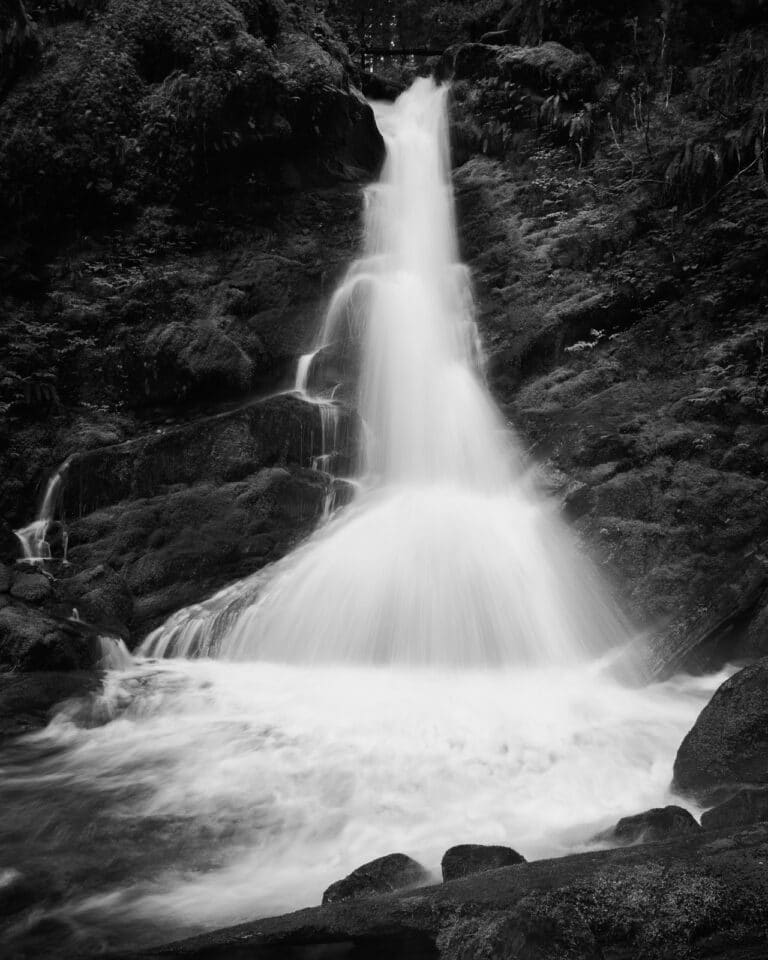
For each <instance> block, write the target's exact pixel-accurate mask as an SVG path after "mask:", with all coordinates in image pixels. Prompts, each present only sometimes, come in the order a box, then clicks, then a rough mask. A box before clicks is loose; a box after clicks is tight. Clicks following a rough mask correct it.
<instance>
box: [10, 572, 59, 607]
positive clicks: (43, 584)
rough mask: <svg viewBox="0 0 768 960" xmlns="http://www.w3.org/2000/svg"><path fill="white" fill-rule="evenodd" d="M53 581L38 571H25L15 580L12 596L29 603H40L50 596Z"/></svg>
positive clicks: (17, 575)
mask: <svg viewBox="0 0 768 960" xmlns="http://www.w3.org/2000/svg"><path fill="white" fill-rule="evenodd" d="M50 592H51V581H50V580H49V579H48V577H46V576H45V574H43V573H39V572H38V571H25V572H23V573H18V574H16V576H15V577H14V578H13V585H12V586H11V596H12V597H17V598H18V599H19V600H25V601H26V602H27V603H40V602H41V601H43V600H45V599H46V597H48V596H49V594H50Z"/></svg>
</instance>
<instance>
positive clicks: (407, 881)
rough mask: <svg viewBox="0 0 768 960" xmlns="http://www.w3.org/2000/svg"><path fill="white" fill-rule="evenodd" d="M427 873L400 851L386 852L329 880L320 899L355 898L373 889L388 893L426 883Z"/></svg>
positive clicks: (365, 894) (324, 900)
mask: <svg viewBox="0 0 768 960" xmlns="http://www.w3.org/2000/svg"><path fill="white" fill-rule="evenodd" d="M428 880H429V873H428V872H427V871H426V870H425V869H424V867H422V865H421V864H420V863H417V862H416V861H415V860H412V859H411V857H408V856H406V855H405V854H404V853H390V854H387V856H385V857H378V858H377V859H376V860H371V862H370V863H364V864H363V865H362V867H358V868H357V870H353V871H352V873H350V874H349V876H347V877H344V879H343V880H338V881H337V882H336V883H333V884H331V886H330V887H328V889H327V890H326V891H325V893H324V894H323V903H324V904H325V903H338V902H339V901H341V900H357V899H361V898H363V897H372V896H375V895H376V894H377V893H391V892H392V891H393V890H402V889H404V888H405V887H415V886H417V885H418V884H422V883H426V882H427V881H428Z"/></svg>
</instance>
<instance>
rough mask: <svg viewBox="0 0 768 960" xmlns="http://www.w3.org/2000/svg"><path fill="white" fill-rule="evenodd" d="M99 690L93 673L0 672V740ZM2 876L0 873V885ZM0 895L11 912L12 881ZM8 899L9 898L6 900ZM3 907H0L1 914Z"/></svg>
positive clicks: (26, 730) (42, 722) (36, 725)
mask: <svg viewBox="0 0 768 960" xmlns="http://www.w3.org/2000/svg"><path fill="white" fill-rule="evenodd" d="M98 689H99V681H98V680H97V679H96V677H94V676H93V674H92V673H83V672H78V671H70V672H64V673H53V672H42V671H36V672H32V671H27V672H22V673H5V672H0V740H4V739H6V738H11V737H16V736H20V735H21V734H24V733H29V732H30V731H32V730H37V729H38V728H40V727H44V726H45V725H46V724H47V723H48V721H49V720H50V717H51V713H52V711H53V710H54V708H55V707H56V705H57V704H59V703H61V702H62V701H64V700H70V699H75V698H80V697H85V696H87V695H89V694H91V693H94V692H95V691H97V690H98ZM1 879H2V875H1V874H0V882H1ZM8 880H9V885H8V888H7V889H6V890H5V893H3V892H2V890H3V888H2V886H0V904H2V903H5V904H6V905H7V907H6V909H7V911H8V912H10V909H11V904H12V903H15V902H16V900H15V896H16V895H15V893H12V889H16V886H15V881H14V883H13V884H11V883H10V880H11V878H8ZM6 897H8V898H9V899H7V900H6V899H5V898H6ZM2 909H3V907H2V906H0V911H2Z"/></svg>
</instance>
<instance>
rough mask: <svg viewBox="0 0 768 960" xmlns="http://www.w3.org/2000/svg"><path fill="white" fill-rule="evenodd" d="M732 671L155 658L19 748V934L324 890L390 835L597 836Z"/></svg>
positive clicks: (224, 916)
mask: <svg viewBox="0 0 768 960" xmlns="http://www.w3.org/2000/svg"><path fill="white" fill-rule="evenodd" d="M725 676H726V674H724V673H721V674H718V675H712V676H708V677H700V678H691V677H678V678H675V679H672V680H668V681H666V682H664V683H659V684H654V685H650V686H646V687H635V688H632V687H627V686H623V685H621V684H620V683H619V682H618V681H616V680H615V679H613V678H612V677H611V676H610V675H609V674H608V673H607V672H606V671H604V670H601V669H600V667H599V665H593V666H590V667H583V668H574V667H573V666H569V667H568V668H567V669H565V668H562V669H558V668H554V667H548V668H540V669H539V668H524V669H521V668H520V667H517V668H514V669H512V668H510V669H495V670H461V671H458V670H455V671H451V670H440V669H435V668H434V667H433V668H430V669H426V668H425V669H418V668H416V669H414V668H408V669H405V668H398V667H374V666H339V665H327V666H321V665H320V666H319V665H313V666H311V667H310V666H301V665H278V664H271V663H232V662H217V661H210V660H193V661H185V660H170V661H168V660H166V661H150V660H137V661H136V662H135V664H134V665H133V666H132V667H130V668H129V669H124V670H121V671H112V672H110V673H108V674H107V679H106V683H105V688H104V692H103V694H102V695H100V696H99V697H97V698H95V699H93V700H91V701H89V702H88V703H84V702H79V703H72V704H68V705H65V706H64V708H63V709H62V710H61V711H60V712H59V714H58V715H57V716H56V717H55V718H54V719H53V721H52V722H51V724H50V725H49V726H48V727H47V728H46V729H45V730H43V731H41V732H39V733H35V734H30V735H28V736H26V737H24V738H22V739H20V740H19V741H16V742H15V743H13V744H11V745H8V746H6V747H4V748H2V750H0V803H2V809H3V817H2V821H1V822H0V833H1V834H2V838H1V839H0V848H2V849H3V851H4V864H3V866H4V867H5V868H7V869H6V871H5V873H4V874H0V891H1V890H2V885H3V884H4V883H5V884H9V883H14V882H16V883H18V882H21V881H22V879H23V881H24V882H25V883H29V884H32V886H33V891H34V894H35V895H34V896H33V897H32V901H33V902H32V903H31V905H30V907H29V908H28V909H26V910H24V911H21V912H19V913H18V914H16V915H15V917H14V918H13V919H12V922H11V925H10V926H9V927H7V928H6V930H5V934H4V935H5V937H6V939H7V941H8V943H9V945H10V947H11V949H12V950H13V948H14V947H16V948H17V949H18V950H22V949H23V950H26V951H27V954H26V955H27V956H34V957H36V958H40V960H43V958H46V957H47V958H53V957H57V958H59V957H64V956H73V957H74V956H78V957H82V956H86V955H89V954H90V953H91V952H97V951H101V950H103V949H105V948H115V947H120V948H123V949H125V948H137V947H142V946H147V945H149V944H152V943H158V942H161V941H167V940H170V939H174V938H179V937H183V936H187V935H192V934H194V933H196V932H199V931H201V930H204V929H211V928H214V927H219V926H223V925H227V924H232V923H236V922H239V921H243V920H248V919H254V918H257V917H260V916H266V915H274V914H278V913H282V912H287V911H290V910H293V909H298V908H300V907H303V906H311V905H314V904H317V903H319V902H320V899H321V896H322V893H323V890H324V889H325V888H326V887H327V886H328V885H329V884H330V883H332V882H333V881H335V880H338V879H340V878H341V877H342V876H345V875H346V874H347V873H349V872H350V871H351V870H352V869H354V868H355V867H357V866H359V865H360V864H362V863H364V862H366V861H368V860H370V859H372V858H373V857H376V856H379V855H383V854H386V853H392V852H396V851H400V852H403V853H407V854H409V855H410V856H413V857H415V858H416V859H417V860H419V861H420V862H422V863H423V864H424V865H425V866H426V867H427V868H429V869H430V870H431V871H433V872H434V875H435V879H436V880H439V865H440V858H441V856H442V854H443V852H444V851H445V850H446V849H447V848H448V847H449V846H452V845H453V844H457V843H466V842H474V843H502V844H508V845H510V846H512V847H514V848H515V849H517V850H519V852H520V853H522V854H523V855H524V856H525V857H526V858H527V859H529V860H531V859H537V858H541V857H549V856H558V855H562V854H566V853H573V852H577V851H580V850H584V849H587V848H588V847H589V845H590V838H591V837H593V836H594V834H595V833H596V832H597V831H598V830H599V829H601V828H603V827H605V826H607V825H609V824H610V823H612V822H614V821H615V820H616V819H617V818H618V817H620V816H623V815H626V814H631V813H636V812H639V811H641V810H644V809H646V808H648V807H651V806H658V805H662V804H664V803H666V802H669V801H670V797H669V794H668V785H669V781H670V778H671V771H672V762H673V759H674V755H675V751H676V749H677V747H678V745H679V743H680V741H681V740H682V738H683V736H684V735H685V733H686V732H687V730H688V729H689V728H690V726H691V725H692V723H693V722H694V720H695V718H696V716H697V714H698V712H699V711H700V709H701V708H702V706H703V705H704V703H705V702H706V700H707V699H708V698H709V697H710V696H711V694H712V692H713V691H714V689H715V688H716V687H717V686H718V685H719V684H720V683H721V682H722V681H723V680H724V679H725ZM10 868H12V870H11V869H10ZM18 874H21V877H19V876H18ZM21 955H22V956H23V955H24V954H23V953H22V954H21Z"/></svg>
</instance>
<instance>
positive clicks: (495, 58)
mask: <svg viewBox="0 0 768 960" xmlns="http://www.w3.org/2000/svg"><path fill="white" fill-rule="evenodd" d="M710 14H711V15H712V16H714V15H715V12H714V8H712V10H711V11H710V13H708V14H707V16H709V15H710ZM718 15H719V14H718ZM542 16H543V17H544V18H545V20H546V19H547V18H551V19H552V21H553V22H552V24H551V25H550V27H549V28H548V30H549V33H548V36H549V37H551V38H552V39H553V41H556V42H557V43H559V44H560V45H561V46H564V45H567V44H568V43H569V42H570V41H569V38H568V31H569V30H570V29H571V28H570V27H569V26H568V24H567V23H566V22H565V20H563V21H562V23H561V22H559V21H558V22H557V23H555V22H554V21H555V20H557V13H556V12H555V11H544V12H542ZM638 16H639V21H638V24H639V26H638V30H639V31H640V33H639V36H640V37H641V38H644V37H645V38H646V39H647V38H648V37H649V36H650V33H648V34H645V33H643V31H644V30H645V29H646V26H647V28H648V30H650V26H649V25H648V24H646V25H645V26H644V24H645V21H644V19H643V18H644V16H645V14H643V13H642V11H638ZM600 17H602V18H603V19H604V20H606V25H605V26H604V27H603V28H601V34H602V35H603V36H609V35H611V31H612V30H614V28H616V29H615V31H614V32H616V33H617V34H618V32H620V31H618V27H617V25H616V24H614V23H613V21H612V19H611V14H610V11H608V10H607V9H606V10H605V11H603V12H602V13H601V14H600ZM735 17H736V14H735V13H733V18H734V20H733V22H734V23H735V22H736V21H735ZM585 22H586V21H582V20H579V18H578V17H576V18H575V19H574V20H573V24H572V26H573V28H574V29H575V30H578V29H580V25H581V27H583V25H584V23H585ZM511 23H512V21H511ZM515 24H517V26H515ZM509 29H512V30H513V31H514V30H522V26H521V22H520V21H514V24H512V26H510V27H509ZM675 29H676V30H677V31H678V32H677V33H676V34H675V36H676V37H680V36H682V35H683V34H684V32H685V31H684V30H683V27H682V26H681V22H680V21H675ZM685 29H687V27H686V28H685ZM523 32H524V31H523ZM515 36H517V37H523V34H522V33H517V34H515ZM586 36H587V34H580V42H581V43H584V37H586ZM670 36H671V35H670ZM523 39H525V38H524V37H523ZM670 42H676V41H673V40H672V39H671V40H670ZM752 42H753V41H752V40H749V39H748V38H747V37H746V35H745V36H741V35H739V34H734V35H733V36H732V38H731V43H732V48H731V49H732V57H733V59H732V60H728V59H727V57H721V58H720V57H716V58H715V59H712V60H707V59H706V58H705V57H704V56H703V55H702V54H701V53H699V52H697V49H696V47H695V46H693V47H692V46H689V47H688V48H687V49H686V51H685V53H683V52H682V51H681V50H679V51H678V52H677V53H676V56H678V57H687V58H689V61H686V62H692V63H696V64H697V71H698V72H697V73H696V79H695V80H692V81H691V82H690V83H689V84H683V85H682V88H681V89H679V90H678V91H677V92H674V91H673V92H672V93H671V94H670V97H669V98H668V99H667V98H665V97H664V96H662V95H661V93H660V92H659V91H658V90H652V89H648V90H646V93H645V94H643V96H644V97H645V98H646V100H645V101H644V102H645V107H644V108H643V110H644V111H645V112H644V114H643V115H644V116H645V117H646V120H647V123H646V125H645V127H643V125H642V124H639V123H638V124H637V125H635V123H634V121H633V120H631V112H632V107H631V102H632V97H633V96H634V97H635V101H636V100H637V87H636V83H637V78H636V77H635V79H632V76H631V71H630V69H629V67H628V63H629V59H631V57H628V55H627V51H626V50H625V48H624V47H623V46H622V44H623V43H624V41H623V40H622V41H621V42H619V39H618V37H617V41H616V43H615V45H614V47H613V48H612V49H610V50H606V49H605V48H599V47H598V46H597V45H595V46H594V47H591V46H589V45H588V46H587V50H589V52H590V53H594V56H595V59H596V60H597V61H599V62H600V63H601V76H600V78H599V79H597V80H595V81H594V85H593V86H592V88H591V89H589V90H587V89H586V88H585V87H583V86H582V87H579V84H578V83H574V85H573V86H572V88H570V91H569V93H568V96H567V97H564V96H561V95H560V90H561V88H560V87H558V81H557V77H555V76H549V77H547V76H545V75H544V74H542V73H539V74H538V75H536V74H535V71H533V70H530V71H528V72H527V73H526V74H525V76H524V77H523V76H522V75H520V79H519V82H518V79H517V78H515V79H514V80H512V79H510V80H507V79H502V76H501V68H500V63H501V62H502V61H503V60H504V59H505V58H506V59H507V60H509V62H510V63H511V64H517V63H518V61H519V60H520V58H522V59H525V57H527V56H528V54H527V53H526V52H525V51H527V50H528V49H530V48H529V47H527V46H518V45H510V43H509V41H507V43H502V44H500V45H496V44H495V43H494V45H490V44H470V45H468V46H466V47H464V48H453V49H452V50H451V51H450V54H449V59H450V60H451V62H455V63H458V64H459V67H460V70H461V73H462V76H465V77H466V78H465V79H457V80H456V81H455V83H454V85H453V97H454V111H453V142H454V156H455V160H456V164H457V168H456V171H455V177H454V182H455V187H456V193H457V207H458V223H459V229H460V234H461V243H462V254H463V256H464V257H465V258H466V259H467V261H468V262H469V265H470V267H471V268H472V272H473V277H474V279H475V281H476V290H477V293H478V299H479V318H478V321H479V325H480V328H481V333H482V337H483V343H484V345H485V347H486V350H487V353H488V377H489V382H490V385H491V388H492V391H493V392H494V394H495V396H496V397H497V399H498V400H499V401H500V403H501V405H502V408H503V410H504V412H505V413H506V415H507V417H508V420H509V422H510V424H511V425H513V426H514V427H515V428H517V430H518V432H519V433H521V434H522V437H523V440H524V441H525V442H526V443H527V445H528V446H529V448H530V449H531V450H532V451H533V453H534V455H535V456H536V458H537V459H538V460H539V461H540V463H541V464H542V471H541V474H542V483H543V485H544V486H545V487H546V488H547V489H548V490H549V491H550V492H551V493H553V494H554V495H555V496H557V497H559V498H560V499H561V502H562V503H563V506H564V509H565V510H566V513H567V515H568V517H569V519H570V520H571V521H572V523H574V525H575V527H576V530H577V533H578V535H579V537H580V538H581V541H582V543H583V546H584V548H585V550H587V552H589V553H590V554H591V555H592V556H594V557H595V559H596V561H597V563H598V564H599V565H600V566H601V567H602V569H603V570H604V572H605V575H606V579H607V580H608V581H609V582H610V583H611V584H613V585H614V586H615V591H616V595H617V598H618V599H619V600H620V602H621V604H622V605H623V606H624V608H625V609H626V610H627V612H628V613H629V614H630V616H631V617H632V618H633V620H634V621H635V622H636V623H637V624H638V625H639V626H640V627H641V628H642V629H643V630H645V631H646V632H647V633H650V637H649V645H650V656H649V660H650V663H649V666H650V668H651V670H652V671H655V672H659V673H662V674H663V673H669V672H672V671H674V670H676V669H679V668H681V667H687V666H696V667H707V666H717V665H720V664H722V663H723V662H725V661H726V660H728V659H734V658H738V657H745V656H755V655H758V656H760V655H764V654H765V653H766V652H767V651H766V647H765V643H766V639H765V638H766V636H768V633H766V630H765V629H764V628H765V619H766V609H767V608H768V593H766V586H768V581H766V561H765V551H764V548H763V544H764V541H766V539H767V538H768V521H767V519H766V513H765V511H764V510H763V509H762V506H761V504H762V503H763V499H764V496H765V492H766V483H768V478H767V476H766V471H765V462H764V461H765V457H764V447H765V444H766V437H768V433H767V432H766V431H767V430H768V427H767V426H766V424H767V423H768V421H767V420H766V410H767V409H768V408H767V407H766V397H767V396H768V395H767V394H766V390H767V389H768V386H767V382H766V369H767V368H766V365H765V364H764V363H763V360H762V353H761V346H760V344H761V343H762V339H763V337H764V334H765V332H766V329H767V328H766V326H765V315H764V309H763V305H764V303H765V298H766V294H767V291H768V286H767V284H768V280H767V279H766V275H765V271H764V269H763V265H764V263H765V255H766V246H765V241H764V236H765V229H766V217H768V207H767V206H766V204H765V202H764V201H763V200H760V201H759V202H758V203H755V202H754V196H755V193H754V191H756V190H758V189H759V185H758V183H757V181H756V180H753V179H751V178H752V176H753V174H754V168H750V170H749V171H747V172H746V173H745V175H744V176H741V175H739V176H736V174H737V173H738V171H739V167H738V161H737V159H735V155H734V159H733V160H732V161H730V160H729V161H728V162H727V163H725V164H724V165H723V166H722V167H718V168H717V169H715V168H712V170H711V173H706V172H705V171H704V166H706V163H705V160H704V159H702V157H703V156H704V154H703V153H701V151H702V150H705V147H704V146H702V147H701V149H700V151H699V153H693V152H692V148H691V146H690V143H691V142H694V141H695V142H696V143H702V144H704V143H706V144H710V145H711V148H712V150H714V151H715V152H717V151H720V152H722V155H723V156H725V157H728V156H731V154H728V152H727V150H726V149H725V146H724V143H723V142H722V136H723V129H722V127H721V117H720V115H719V114H717V113H716V112H711V111H713V110H716V109H720V110H723V109H724V104H725V100H723V99H721V100H717V97H718V96H719V97H721V98H722V97H726V96H727V95H726V94H725V92H724V91H723V89H722V88H721V87H718V89H719V90H720V91H721V92H720V93H719V94H717V95H714V94H713V97H712V98H710V100H708V101H707V107H706V108H705V107H703V106H702V105H701V101H700V100H698V99H697V98H698V97H699V96H700V91H701V90H703V89H704V86H703V85H707V84H708V85H709V86H708V89H709V90H710V91H714V89H715V86H717V85H718V84H720V83H721V81H724V80H725V78H726V77H727V76H730V74H731V72H732V71H733V70H735V69H741V67H739V66H738V65H739V64H741V65H742V66H745V65H746V63H747V62H751V59H750V58H751V57H752V56H753V52H752V51H751V49H750V43H752ZM759 43H760V49H761V50H763V49H764V43H765V37H764V36H763V35H762V34H761V39H760V41H759ZM548 47H549V45H548V44H546V43H545V44H543V45H542V46H537V47H534V48H533V49H535V50H536V51H538V53H537V56H538V57H539V58H540V59H541V62H542V63H545V61H547V49H546V48H548ZM580 49H581V48H580ZM622 51H623V52H622ZM559 55H560V56H561V60H562V63H564V64H565V63H569V62H574V63H575V62H576V59H578V58H576V59H573V57H570V56H569V55H568V54H567V53H563V52H562V51H559ZM761 55H762V54H761ZM574 57H576V55H575V54H574ZM625 67H626V69H625ZM515 69H517V66H515ZM563 76H564V77H566V76H567V75H566V74H563ZM564 82H565V81H564ZM633 91H634V92H633ZM764 94H765V84H764V83H763V82H762V81H760V83H758V84H757V86H756V87H754V88H749V90H747V89H746V88H745V89H744V91H743V96H742V94H739V96H742V99H741V100H740V102H741V103H742V104H743V106H744V109H745V116H746V113H747V112H749V110H750V109H752V108H754V109H756V110H758V111H759V109H760V104H761V103H762V99H761V98H762V97H763V96H764ZM716 100H717V102H718V103H719V104H720V106H719V107H715V101H716ZM697 104H698V106H697ZM725 109H726V110H727V109H730V108H725ZM673 118H674V121H673ZM730 135H731V136H732V137H733V138H734V143H735V142H736V140H738V142H739V144H741V142H742V139H743V140H744V143H747V142H748V143H750V144H751V145H752V146H750V147H749V148H747V149H748V150H752V153H751V154H749V155H750V156H754V150H753V149H752V148H753V146H754V143H753V139H754V132H753V130H752V126H751V121H748V120H745V121H744V123H743V124H742V125H741V126H739V128H738V129H734V130H733V131H731V134H730ZM692 138H693V140H692ZM687 145H688V146H687ZM706 149H709V147H707V148H706ZM742 149H743V148H742V146H741V145H740V146H739V148H738V150H742ZM758 152H759V146H758ZM718 155H720V154H719V153H718ZM743 156H746V154H743ZM697 157H698V158H699V159H697ZM746 162H747V161H745V163H746ZM728 163H730V164H731V166H728ZM707 169H709V168H707ZM715 194H716V196H715ZM735 278H737V279H735Z"/></svg>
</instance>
